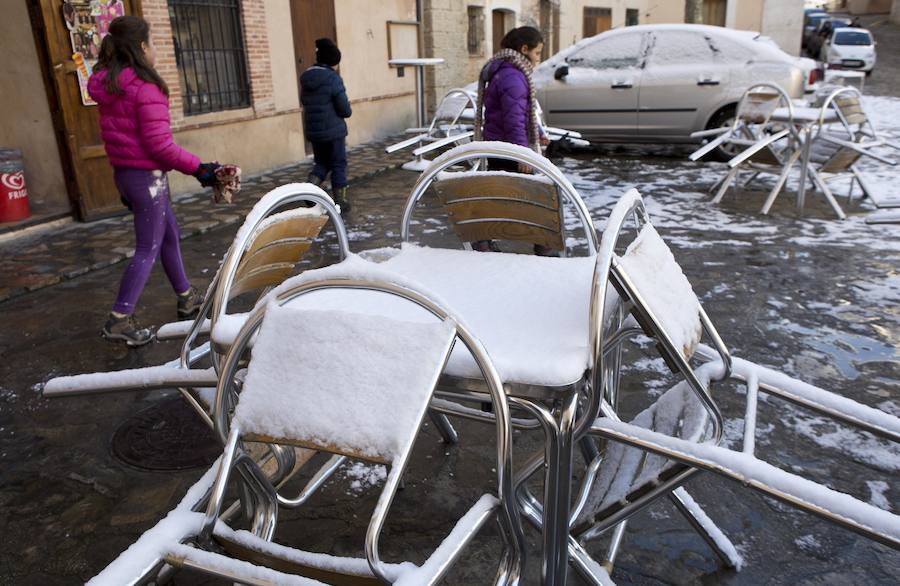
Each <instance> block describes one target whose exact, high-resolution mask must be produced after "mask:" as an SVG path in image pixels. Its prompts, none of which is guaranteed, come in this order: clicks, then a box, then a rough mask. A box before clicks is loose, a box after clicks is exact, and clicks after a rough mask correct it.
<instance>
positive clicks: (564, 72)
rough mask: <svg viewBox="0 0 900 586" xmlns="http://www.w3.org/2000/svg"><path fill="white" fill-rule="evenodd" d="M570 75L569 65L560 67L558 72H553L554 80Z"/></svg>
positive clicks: (557, 69)
mask: <svg viewBox="0 0 900 586" xmlns="http://www.w3.org/2000/svg"><path fill="white" fill-rule="evenodd" d="M567 75H569V66H568V65H560V66H559V67H557V68H556V71H554V72H553V78H554V79H562V78H564V77H565V76H567Z"/></svg>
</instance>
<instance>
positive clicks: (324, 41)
mask: <svg viewBox="0 0 900 586" xmlns="http://www.w3.org/2000/svg"><path fill="white" fill-rule="evenodd" d="M340 62H341V50H340V49H338V48H337V45H335V44H334V41H332V40H331V39H329V38H328V37H322V38H321V39H316V63H321V64H322V65H328V66H330V67H334V66H335V65H337V64H338V63H340Z"/></svg>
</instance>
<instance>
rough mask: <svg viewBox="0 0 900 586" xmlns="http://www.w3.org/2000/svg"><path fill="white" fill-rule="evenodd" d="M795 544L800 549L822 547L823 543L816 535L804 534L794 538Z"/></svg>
mask: <svg viewBox="0 0 900 586" xmlns="http://www.w3.org/2000/svg"><path fill="white" fill-rule="evenodd" d="M794 544H795V545H797V547H799V548H800V549H806V550H816V549H821V548H822V544H821V543H819V540H818V539H816V537H815V536H814V535H803V536H801V537H798V538H797V539H795V540H794Z"/></svg>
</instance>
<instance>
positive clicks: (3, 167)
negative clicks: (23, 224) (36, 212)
mask: <svg viewBox="0 0 900 586" xmlns="http://www.w3.org/2000/svg"><path fill="white" fill-rule="evenodd" d="M29 215H31V212H30V211H29V209H28V190H27V189H26V188H25V164H24V163H23V161H22V151H20V150H19V149H0V222H15V221H18V220H24V219H25V218H27V217H28V216H29Z"/></svg>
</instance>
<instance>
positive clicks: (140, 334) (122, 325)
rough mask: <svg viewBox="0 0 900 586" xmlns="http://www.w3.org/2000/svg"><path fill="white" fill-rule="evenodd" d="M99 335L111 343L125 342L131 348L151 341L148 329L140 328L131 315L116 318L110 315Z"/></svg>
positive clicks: (151, 337) (151, 336)
mask: <svg viewBox="0 0 900 586" xmlns="http://www.w3.org/2000/svg"><path fill="white" fill-rule="evenodd" d="M100 335H101V336H103V337H104V338H106V339H107V340H110V341H113V342H125V343H126V344H127V345H128V346H131V347H132V348H136V347H138V346H143V345H144V344H148V343H150V342H152V341H153V332H152V331H150V329H149V328H142V327H140V326H139V325H138V324H137V321H135V319H134V316H133V315H123V316H122V317H118V316H116V315H115V314H113V313H110V314H109V318H107V320H106V325H104V326H103V329H102V330H101V331H100Z"/></svg>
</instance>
